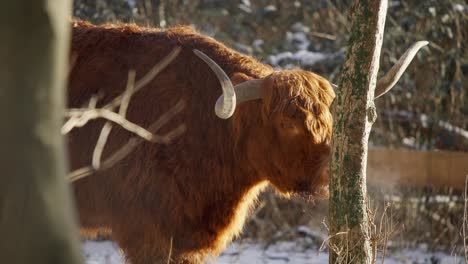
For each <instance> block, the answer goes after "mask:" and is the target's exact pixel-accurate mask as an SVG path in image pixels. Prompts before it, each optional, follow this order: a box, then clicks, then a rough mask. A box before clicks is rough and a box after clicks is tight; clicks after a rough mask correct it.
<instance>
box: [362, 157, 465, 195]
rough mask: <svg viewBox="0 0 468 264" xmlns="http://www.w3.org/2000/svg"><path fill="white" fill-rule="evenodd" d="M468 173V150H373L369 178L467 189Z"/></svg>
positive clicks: (391, 183) (384, 183)
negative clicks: (466, 179) (466, 178)
mask: <svg viewBox="0 0 468 264" xmlns="http://www.w3.org/2000/svg"><path fill="white" fill-rule="evenodd" d="M466 176H468V153H464V152H449V151H414V150H403V149H370V150H369V157H368V164H367V178H368V181H369V183H370V184H371V185H378V186H383V187H392V186H394V185H398V186H413V187H443V186H447V187H452V188H455V189H459V190H460V189H461V190H463V189H464V187H465V177H466Z"/></svg>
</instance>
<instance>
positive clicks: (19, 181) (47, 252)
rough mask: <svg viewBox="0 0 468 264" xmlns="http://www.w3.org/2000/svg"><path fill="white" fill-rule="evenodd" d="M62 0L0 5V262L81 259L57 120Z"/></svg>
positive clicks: (65, 10) (64, 35) (65, 6)
mask: <svg viewBox="0 0 468 264" xmlns="http://www.w3.org/2000/svg"><path fill="white" fill-rule="evenodd" d="M70 4H71V3H70V1H69V0H14V1H5V2H3V3H2V6H1V8H0V32H1V33H0V122H1V125H0V126H1V129H0V171H1V174H0V262H1V263H14V264H20V263H27V264H31V263H34V264H54V263H64V264H75V263H81V262H82V256H81V250H80V244H79V240H78V232H77V228H76V225H75V215H74V210H73V206H72V200H71V195H70V191H69V189H70V188H69V184H68V182H67V181H66V178H65V172H66V163H65V160H66V155H65V151H64V144H63V138H62V136H61V134H60V126H61V124H62V118H63V113H64V111H63V110H64V98H65V96H64V91H65V89H64V86H65V79H66V75H67V74H68V51H69V34H70V22H69V21H68V19H69V16H70V14H71V5H70Z"/></svg>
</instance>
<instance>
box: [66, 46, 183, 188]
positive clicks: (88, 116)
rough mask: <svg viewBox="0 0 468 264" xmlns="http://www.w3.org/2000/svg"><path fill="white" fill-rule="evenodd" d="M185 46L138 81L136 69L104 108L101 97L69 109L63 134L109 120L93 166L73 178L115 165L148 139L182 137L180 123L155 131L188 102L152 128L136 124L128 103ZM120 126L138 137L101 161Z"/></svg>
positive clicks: (102, 132)
mask: <svg viewBox="0 0 468 264" xmlns="http://www.w3.org/2000/svg"><path fill="white" fill-rule="evenodd" d="M180 51H181V47H176V48H174V49H173V50H172V51H171V53H170V54H169V55H167V56H166V57H164V58H163V59H162V60H161V61H160V62H159V63H158V64H156V65H155V66H154V67H153V68H152V69H151V70H150V71H149V72H148V73H147V74H146V75H145V76H143V77H142V78H141V79H140V80H139V81H137V82H136V83H135V75H136V74H135V71H133V70H132V71H130V72H129V74H128V79H127V86H126V88H125V90H124V92H123V93H122V94H121V95H119V96H117V97H116V98H114V99H113V100H112V101H111V102H110V103H108V104H107V105H105V106H104V107H102V108H99V109H96V104H97V97H92V98H91V99H90V101H89V104H88V108H87V109H69V110H68V111H67V113H66V115H67V116H68V117H69V119H68V120H67V121H66V122H65V124H64V125H63V126H62V131H61V132H62V134H67V133H69V132H70V131H71V130H72V129H73V128H75V127H82V126H84V125H86V124H87V123H88V122H89V121H90V120H93V119H97V118H102V119H106V120H107V122H106V123H105V124H104V126H103V127H102V129H101V133H100V135H99V138H98V141H97V143H96V146H95V148H94V151H93V157H92V166H86V167H83V168H80V169H77V170H75V171H73V172H71V173H70V174H69V175H68V178H69V180H70V181H76V180H78V179H81V178H83V177H85V176H87V175H90V174H92V173H94V172H96V171H98V170H104V169H107V168H109V167H111V166H113V165H114V164H115V163H116V162H118V161H120V160H122V159H123V158H124V157H125V156H127V155H128V154H129V153H130V152H131V151H132V150H133V149H134V148H135V147H136V146H137V145H139V144H141V143H142V142H143V140H147V141H150V142H154V143H162V144H168V143H169V142H170V141H171V140H172V139H174V138H175V137H177V136H179V135H180V134H182V133H183V132H184V131H185V126H184V125H179V126H178V127H177V128H176V129H173V130H172V131H170V132H168V133H166V134H165V135H163V136H160V135H155V134H153V133H152V131H153V132H156V131H157V130H159V129H160V128H161V127H162V126H163V125H164V124H166V123H167V122H168V121H169V120H170V119H171V118H172V117H173V116H174V115H175V114H177V113H178V112H180V111H181V110H182V108H183V107H184V105H185V104H184V102H183V101H182V100H181V101H179V102H178V103H177V104H176V105H175V106H174V107H173V108H172V109H170V110H169V111H168V112H166V113H165V114H163V115H162V116H160V117H159V119H158V120H157V121H156V122H154V123H153V124H152V125H151V126H150V128H149V130H150V131H148V130H146V129H144V128H143V127H141V126H139V125H137V124H135V123H132V122H131V121H129V120H128V119H126V115H127V110H128V106H129V104H130V100H131V97H132V95H133V94H134V93H136V92H137V91H138V90H140V89H141V88H142V87H144V86H145V85H146V84H148V83H149V82H150V81H151V80H153V79H154V77H155V76H156V75H157V74H158V73H159V72H161V71H162V70H163V69H164V68H166V66H167V65H169V64H170V63H171V62H172V61H173V60H174V59H175V58H176V57H177V56H178V54H179V53H180ZM117 106H120V108H119V112H118V113H115V112H113V109H114V108H115V107H117ZM111 122H113V123H116V124H118V125H120V126H121V127H122V128H124V129H126V130H127V131H129V132H131V133H134V134H136V135H137V136H138V138H131V139H130V140H129V141H128V142H127V144H125V145H124V146H122V147H121V148H120V149H119V150H117V151H116V152H114V153H113V154H112V155H111V156H110V157H109V158H107V159H106V160H104V162H102V163H101V156H102V153H103V150H104V148H105V145H106V143H107V139H108V136H109V134H110V132H111V130H112V123H111Z"/></svg>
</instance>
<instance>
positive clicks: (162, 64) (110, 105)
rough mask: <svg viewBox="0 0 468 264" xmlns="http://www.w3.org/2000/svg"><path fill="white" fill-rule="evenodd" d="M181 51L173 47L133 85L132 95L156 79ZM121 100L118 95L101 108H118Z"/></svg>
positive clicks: (121, 97)
mask: <svg viewBox="0 0 468 264" xmlns="http://www.w3.org/2000/svg"><path fill="white" fill-rule="evenodd" d="M181 50H182V48H181V47H179V46H177V47H175V48H174V49H173V50H172V51H171V53H169V54H168V55H167V56H166V57H164V58H163V59H162V60H161V61H160V62H159V63H158V64H156V65H155V66H154V67H153V68H152V69H151V70H150V71H149V72H148V73H146V75H145V76H143V78H141V79H140V80H138V81H137V82H136V83H135V90H134V93H136V92H138V91H139V90H140V89H141V88H143V87H144V86H145V85H147V84H148V83H149V82H150V81H151V80H153V79H154V77H156V75H158V74H159V73H160V72H161V71H162V70H164V69H165V68H166V67H167V66H168V65H169V64H170V63H171V62H172V61H173V60H174V59H175V58H176V57H177V56H178V55H179V53H180V51H181ZM122 99H123V95H119V96H117V97H116V98H114V100H112V101H111V102H110V103H108V104H107V105H105V106H104V107H103V108H105V109H114V108H115V107H117V106H119V105H120V103H121V101H122Z"/></svg>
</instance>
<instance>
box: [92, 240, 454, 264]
mask: <svg viewBox="0 0 468 264" xmlns="http://www.w3.org/2000/svg"><path fill="white" fill-rule="evenodd" d="M83 251H84V255H85V258H86V264H123V263H124V261H123V257H122V256H121V254H120V253H119V248H118V247H117V246H116V245H115V244H113V243H112V242H110V241H99V242H97V241H86V242H83ZM231 263H236V264H256V263H259V264H286V263H292V264H305V263H308V264H321V263H328V254H327V253H326V252H319V251H318V249H317V247H316V246H313V245H311V244H307V243H305V244H304V240H303V239H298V240H296V241H280V242H277V243H275V244H271V245H269V246H265V245H261V244H251V243H245V244H241V243H236V242H235V243H233V244H232V245H231V246H230V247H229V248H227V249H226V251H225V252H224V253H223V254H222V255H221V256H220V257H219V258H218V259H214V260H209V261H208V262H207V264H231ZM378 263H381V260H380V259H379V261H378ZM385 263H386V264H400V263H401V264H410V263H411V264H432V263H439V264H459V263H460V264H461V263H463V257H461V256H450V255H449V254H447V253H443V252H427V251H426V250H424V249H415V250H408V249H406V250H403V251H401V252H398V253H392V256H391V257H386V258H385Z"/></svg>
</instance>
